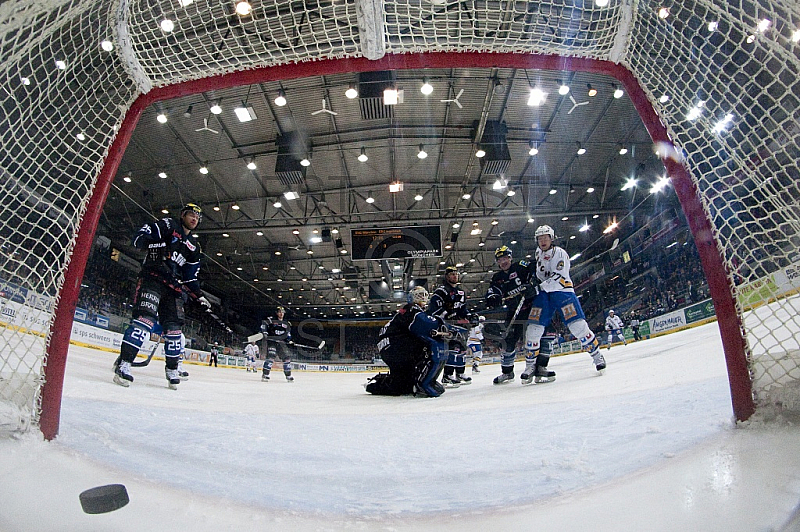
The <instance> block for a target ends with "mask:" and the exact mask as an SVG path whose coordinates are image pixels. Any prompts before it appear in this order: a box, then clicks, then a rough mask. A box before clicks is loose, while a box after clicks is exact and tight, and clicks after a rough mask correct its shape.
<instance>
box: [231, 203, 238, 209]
mask: <svg viewBox="0 0 800 532" xmlns="http://www.w3.org/2000/svg"><path fill="white" fill-rule="evenodd" d="M231 209H233V210H234V211H238V210H239V206H238V205H237V204H235V203H234V204H233V205H231Z"/></svg>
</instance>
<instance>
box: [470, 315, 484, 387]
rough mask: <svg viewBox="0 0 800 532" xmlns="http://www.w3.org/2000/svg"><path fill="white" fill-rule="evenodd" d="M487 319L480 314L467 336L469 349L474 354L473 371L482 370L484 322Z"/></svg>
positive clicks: (478, 371)
mask: <svg viewBox="0 0 800 532" xmlns="http://www.w3.org/2000/svg"><path fill="white" fill-rule="evenodd" d="M485 321H486V317H485V316H478V324H477V325H476V326H474V327H472V328H471V329H470V330H469V336H468V337H467V351H468V354H470V355H472V373H480V372H481V370H480V369H478V366H480V365H481V359H482V358H483V322H485Z"/></svg>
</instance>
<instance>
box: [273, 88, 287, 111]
mask: <svg viewBox="0 0 800 532" xmlns="http://www.w3.org/2000/svg"><path fill="white" fill-rule="evenodd" d="M275 105H277V106H278V107H283V106H284V105H286V93H285V92H283V89H280V90H279V91H278V95H277V96H276V97H275Z"/></svg>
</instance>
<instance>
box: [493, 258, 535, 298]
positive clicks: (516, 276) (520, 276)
mask: <svg viewBox="0 0 800 532" xmlns="http://www.w3.org/2000/svg"><path fill="white" fill-rule="evenodd" d="M531 283H533V284H539V281H538V279H537V278H536V264H532V263H530V262H528V261H526V260H521V261H519V262H512V263H511V266H510V267H509V268H508V270H506V271H503V270H500V271H499V272H497V273H495V274H494V275H493V276H492V280H491V282H490V283H489V290H487V291H486V297H489V296H492V295H496V296H500V297H501V298H503V299H505V298H508V297H514V296H517V295H519V294H521V293H522V292H524V291H525V288H526V286H525V285H528V284H531Z"/></svg>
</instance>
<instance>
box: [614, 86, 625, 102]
mask: <svg viewBox="0 0 800 532" xmlns="http://www.w3.org/2000/svg"><path fill="white" fill-rule="evenodd" d="M612 87H614V98H616V99H617V100H619V99H620V98H622V96H623V95H624V94H625V91H623V90H622V89H620V88H619V87H617V86H616V85H612Z"/></svg>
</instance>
